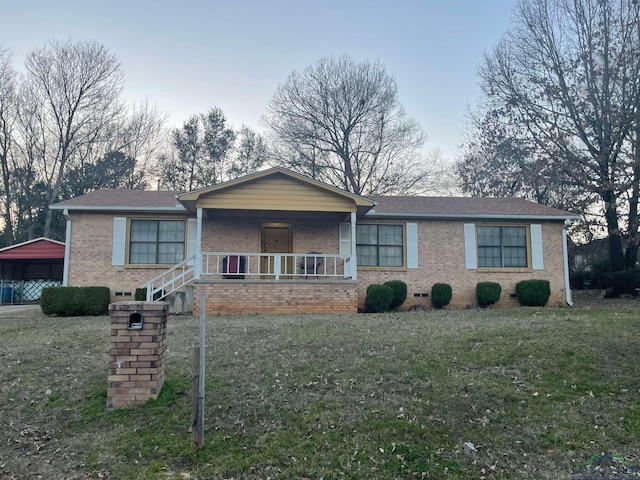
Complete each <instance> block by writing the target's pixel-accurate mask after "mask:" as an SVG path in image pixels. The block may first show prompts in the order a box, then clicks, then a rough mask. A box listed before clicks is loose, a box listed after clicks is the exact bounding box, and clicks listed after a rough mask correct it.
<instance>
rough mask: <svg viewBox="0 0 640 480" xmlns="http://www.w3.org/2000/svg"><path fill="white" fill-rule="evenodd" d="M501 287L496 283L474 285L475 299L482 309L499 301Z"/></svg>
mask: <svg viewBox="0 0 640 480" xmlns="http://www.w3.org/2000/svg"><path fill="white" fill-rule="evenodd" d="M501 293H502V287H501V286H500V284H499V283H496V282H479V283H478V285H476V299H477V300H478V305H480V306H481V307H482V308H485V307H488V306H489V305H493V304H494V303H496V302H497V301H498V300H500V294H501Z"/></svg>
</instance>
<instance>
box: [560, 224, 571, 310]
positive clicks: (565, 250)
mask: <svg viewBox="0 0 640 480" xmlns="http://www.w3.org/2000/svg"><path fill="white" fill-rule="evenodd" d="M570 225H571V221H570V220H567V221H565V222H564V227H563V228H562V257H563V260H564V262H563V263H564V265H563V267H564V295H565V300H566V302H567V305H569V306H570V307H573V298H572V296H571V283H570V281H569V252H568V248H567V227H569V226H570Z"/></svg>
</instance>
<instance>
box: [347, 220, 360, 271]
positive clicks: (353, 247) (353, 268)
mask: <svg viewBox="0 0 640 480" xmlns="http://www.w3.org/2000/svg"><path fill="white" fill-rule="evenodd" d="M349 264H350V265H351V267H350V268H351V278H352V279H353V280H358V254H357V252H356V212H351V261H350V262H349Z"/></svg>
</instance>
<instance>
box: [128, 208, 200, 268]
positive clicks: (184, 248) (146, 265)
mask: <svg viewBox="0 0 640 480" xmlns="http://www.w3.org/2000/svg"><path fill="white" fill-rule="evenodd" d="M134 221H147V222H158V227H159V225H160V222H181V223H183V224H184V240H183V241H182V260H180V261H178V262H175V263H134V262H131V222H134ZM141 243H150V242H141ZM160 243H173V244H177V243H179V242H159V241H158V240H156V241H155V244H156V246H157V245H159V244H160ZM188 243H189V223H188V219H185V218H178V217H167V218H164V217H162V218H158V217H127V243H126V265H127V266H134V267H143V268H153V267H163V268H164V267H167V266H173V265H176V264H178V263H180V262H182V261H184V259H185V258H187V247H188ZM158 255H159V249H156V260H157V259H158Z"/></svg>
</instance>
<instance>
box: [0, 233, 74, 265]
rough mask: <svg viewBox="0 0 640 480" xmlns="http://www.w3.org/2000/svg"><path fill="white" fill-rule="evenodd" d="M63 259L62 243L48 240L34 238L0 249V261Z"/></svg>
mask: <svg viewBox="0 0 640 480" xmlns="http://www.w3.org/2000/svg"><path fill="white" fill-rule="evenodd" d="M52 258H61V259H63V258H64V243H62V242H58V241H56V240H51V239H50V238H44V237H41V238H36V239H35V240H29V241H28V242H24V243H18V244H17V245H11V246H9V247H5V248H2V249H0V260H35V259H52Z"/></svg>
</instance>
